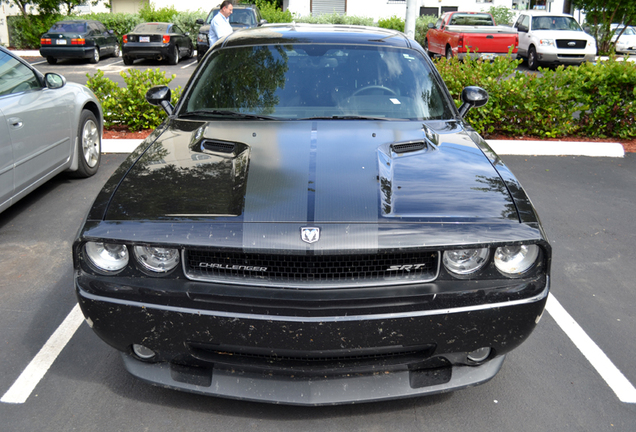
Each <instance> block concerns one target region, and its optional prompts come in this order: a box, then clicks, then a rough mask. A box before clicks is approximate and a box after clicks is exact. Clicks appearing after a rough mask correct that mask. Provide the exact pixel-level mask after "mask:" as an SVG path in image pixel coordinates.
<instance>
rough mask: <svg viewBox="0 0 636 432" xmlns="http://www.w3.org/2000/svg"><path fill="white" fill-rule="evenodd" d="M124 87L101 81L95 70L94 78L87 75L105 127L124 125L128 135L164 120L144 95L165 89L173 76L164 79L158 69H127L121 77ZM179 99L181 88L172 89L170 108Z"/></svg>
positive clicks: (158, 109) (101, 75)
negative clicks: (161, 88) (152, 89)
mask: <svg viewBox="0 0 636 432" xmlns="http://www.w3.org/2000/svg"><path fill="white" fill-rule="evenodd" d="M120 75H121V76H122V78H124V82H125V83H126V87H124V88H122V87H119V84H117V83H116V82H114V81H112V80H111V79H110V78H106V77H104V72H103V71H101V70H97V73H96V74H95V75H93V76H91V75H90V74H86V76H87V77H88V82H87V83H86V86H87V87H88V88H90V89H91V90H92V91H93V93H95V96H97V98H98V99H99V101H100V103H101V104H102V109H103V111H104V126H105V127H107V128H108V127H111V126H120V125H126V126H128V128H129V129H130V130H131V131H138V130H142V129H154V128H156V127H157V126H159V124H161V122H162V121H163V119H164V118H165V117H166V114H165V112H164V111H163V109H162V108H160V107H156V106H152V105H150V104H149V103H148V102H146V91H148V89H149V88H150V87H153V86H156V85H168V84H170V81H172V80H173V79H174V78H175V76H176V75H172V76H171V77H170V78H166V73H165V72H164V71H161V70H160V69H159V68H157V69H146V70H143V71H142V70H139V69H128V70H125V71H122V72H121V73H120ZM179 96H181V87H177V88H176V89H172V104H173V105H175V104H176V103H177V101H178V100H179Z"/></svg>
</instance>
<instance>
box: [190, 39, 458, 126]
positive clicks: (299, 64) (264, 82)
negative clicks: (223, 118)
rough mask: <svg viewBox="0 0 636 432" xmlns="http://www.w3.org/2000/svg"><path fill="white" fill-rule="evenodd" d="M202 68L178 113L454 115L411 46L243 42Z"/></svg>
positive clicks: (290, 116)
mask: <svg viewBox="0 0 636 432" xmlns="http://www.w3.org/2000/svg"><path fill="white" fill-rule="evenodd" d="M202 67H203V70H202V72H201V74H200V75H199V76H198V77H197V78H196V80H195V82H193V83H192V85H191V86H190V91H189V92H188V94H186V95H184V100H183V103H182V106H181V108H180V109H181V112H180V115H186V114H189V115H201V116H204V117H205V116H206V113H210V115H219V114H220V113H219V111H228V112H233V113H241V114H252V115H261V116H262V115H266V116H269V117H273V118H276V119H307V118H336V117H338V118H343V117H365V118H368V117H373V118H391V119H418V120H424V119H448V118H452V117H453V111H452V109H451V107H450V106H449V102H447V100H446V99H445V98H444V96H443V95H444V93H443V91H442V90H441V88H440V87H439V85H438V82H437V81H436V80H435V75H434V73H433V71H431V69H430V68H429V66H428V64H427V63H426V62H425V61H424V58H423V57H422V56H421V55H420V54H419V53H418V52H416V51H414V50H410V49H392V48H382V47H375V46H354V45H342V46H339V45H318V44H314V45H295V46H290V45H285V46H283V45H268V46H253V47H239V48H228V49H222V50H219V51H216V52H215V53H214V54H213V55H212V56H210V57H209V58H208V59H207V60H206V63H205V64H204V65H202ZM221 114H222V113H221Z"/></svg>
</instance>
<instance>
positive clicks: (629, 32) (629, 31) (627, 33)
mask: <svg viewBox="0 0 636 432" xmlns="http://www.w3.org/2000/svg"><path fill="white" fill-rule="evenodd" d="M622 31H623V27H620V28H616V29H614V34H615V35H616V36H618V35H620V34H621V32H622ZM634 35H636V31H634V29H633V28H631V27H627V28H626V29H625V31H624V32H623V34H622V35H621V36H634Z"/></svg>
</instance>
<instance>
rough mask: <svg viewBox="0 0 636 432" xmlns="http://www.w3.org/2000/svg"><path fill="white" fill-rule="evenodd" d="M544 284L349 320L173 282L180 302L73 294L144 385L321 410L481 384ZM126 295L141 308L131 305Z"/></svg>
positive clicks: (524, 333) (123, 291)
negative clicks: (147, 357)
mask: <svg viewBox="0 0 636 432" xmlns="http://www.w3.org/2000/svg"><path fill="white" fill-rule="evenodd" d="M131 282H132V281H131ZM548 282H549V279H548V278H547V276H546V277H545V278H539V279H537V280H535V281H534V282H528V281H524V282H523V283H518V284H517V285H515V286H505V287H499V288H494V289H491V290H486V291H482V290H475V291H474V292H465V291H463V292H456V293H448V294H432V295H430V296H429V297H427V298H428V300H426V299H423V300H421V302H422V303H421V304H422V305H424V304H426V303H427V302H428V303H429V304H428V306H427V307H420V308H419V310H414V309H413V308H411V309H408V308H407V309H401V310H400V309H399V308H398V307H396V306H391V308H395V309H391V308H387V307H384V308H382V307H381V308H378V309H377V310H376V311H375V312H369V311H366V312H364V311H363V312H358V314H357V315H356V314H355V313H340V314H335V313H334V314H328V313H326V312H325V311H326V310H328V307H327V306H328V305H323V306H322V307H321V306H320V305H318V307H317V308H316V310H314V311H310V310H308V311H306V314H305V315H300V314H299V313H296V314H294V313H293V311H292V312H290V311H287V313H279V312H281V311H282V312H285V311H284V310H283V309H281V311H278V312H277V311H274V310H272V311H271V313H269V314H268V313H264V312H263V310H264V309H267V308H268V306H267V305H263V306H262V307H259V302H262V301H253V300H251V299H250V298H248V297H241V298H240V302H237V303H236V304H233V303H232V301H231V299H223V298H216V299H211V298H206V296H197V295H196V293H197V291H198V289H197V288H198V287H199V286H202V285H203V284H202V285H200V284H197V283H195V282H186V283H185V284H184V283H183V282H181V285H180V286H181V289H182V292H183V293H184V295H183V296H182V297H181V298H180V297H179V296H177V295H175V294H174V293H172V294H171V293H170V290H169V289H162V286H161V285H160V281H159V280H151V281H150V282H148V280H145V281H143V282H139V283H148V284H150V285H148V287H150V286H151V285H152V286H154V289H152V290H151V289H149V288H144V287H139V286H137V287H132V286H131V285H124V284H117V283H115V284H110V285H107V284H104V283H103V282H101V281H100V280H99V278H98V277H93V276H79V277H76V289H77V295H78V300H79V304H80V306H81V308H82V311H83V313H84V315H85V316H86V317H87V321H88V322H89V324H90V325H91V327H92V328H93V330H94V331H95V332H96V334H97V335H98V336H99V337H101V338H102V339H103V340H104V341H105V342H107V343H108V344H110V345H111V346H113V347H115V348H116V349H118V350H120V351H122V352H123V353H124V361H125V364H126V367H127V368H128V370H129V371H130V372H131V373H132V374H133V375H135V376H137V377H139V378H141V379H143V380H146V381H148V382H151V383H154V384H158V385H161V386H167V387H171V388H175V389H181V390H186V391H192V392H196V393H203V394H208V395H217V396H221V397H230V398H239V399H246V400H259V401H268V402H280V403H289V404H309V405H321V404H338V403H346V402H352V403H353V402H360V401H374V400H381V399H392V398H401V397H408V396H413V395H423V394H432V393H439V392H445V391H452V390H456V389H460V388H463V387H467V386H472V385H477V384H479V383H482V382H485V381H488V380H489V379H491V378H492V377H493V376H494V375H495V374H496V373H497V371H498V370H499V368H500V367H501V363H502V362H503V356H504V355H505V354H506V353H507V352H509V351H511V350H512V349H514V348H516V347H517V346H518V345H520V344H521V343H522V342H523V341H525V340H526V339H527V337H528V336H529V335H530V333H531V332H532V331H533V330H534V327H535V326H536V323H537V322H538V320H539V318H540V317H541V315H542V313H543V309H544V306H545V302H546V299H547V295H548V291H549V283H548ZM153 284H154V285H153ZM204 285H209V284H204ZM166 288H167V286H166ZM424 288H425V287H421V288H417V289H418V290H423V289H424ZM109 289H110V290H111V292H107V291H108V290H109ZM231 289H232V290H238V288H237V287H231ZM414 289H415V288H414ZM136 291H138V292H139V293H142V294H143V293H145V296H144V298H145V299H146V300H147V301H139V300H134V298H135V297H137V294H136ZM186 292H187V293H188V294H187V295H186V294H185V293H186ZM111 295H117V296H118V297H119V298H113V297H111ZM272 296H274V294H272ZM513 296H514V297H513ZM126 297H128V298H127V299H126ZM236 297H237V299H238V297H239V295H238V294H237V295H236ZM272 298H274V297H272ZM150 301H151V302H153V303H150ZM157 302H161V303H162V304H156V303H157ZM278 302H279V303H280V300H279V301H278ZM239 303H240V304H239ZM287 303H289V302H287ZM292 303H293V302H292ZM321 303H324V302H321ZM439 304H442V305H443V307H439ZM449 304H455V305H456V307H448V305H449ZM239 308H240V309H239ZM274 309H275V308H274ZM391 310H393V311H392V312H391ZM321 311H322V313H321ZM133 344H140V345H143V346H145V347H146V348H148V349H151V350H153V351H154V352H155V353H156V356H155V357H154V358H153V359H152V360H153V362H144V361H140V360H139V359H137V358H135V357H133V355H132V350H131V346H132V345H133ZM483 347H488V348H491V354H490V356H489V357H488V359H487V360H486V361H485V362H484V363H479V364H477V363H473V362H471V361H470V360H469V359H468V357H467V354H468V353H469V352H471V351H474V350H478V349H480V348H483ZM343 389H344V390H345V391H343Z"/></svg>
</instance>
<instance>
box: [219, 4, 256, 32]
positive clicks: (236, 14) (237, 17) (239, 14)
mask: <svg viewBox="0 0 636 432" xmlns="http://www.w3.org/2000/svg"><path fill="white" fill-rule="evenodd" d="M218 13H219V9H216V10H214V11H212V15H211V16H210V20H209V21H208V24H209V23H211V22H212V19H214V17H215V16H216V14H218ZM230 24H244V25H246V26H248V27H255V26H256V19H255V18H254V13H253V12H252V11H251V10H249V9H238V8H234V11H233V12H232V15H230Z"/></svg>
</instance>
